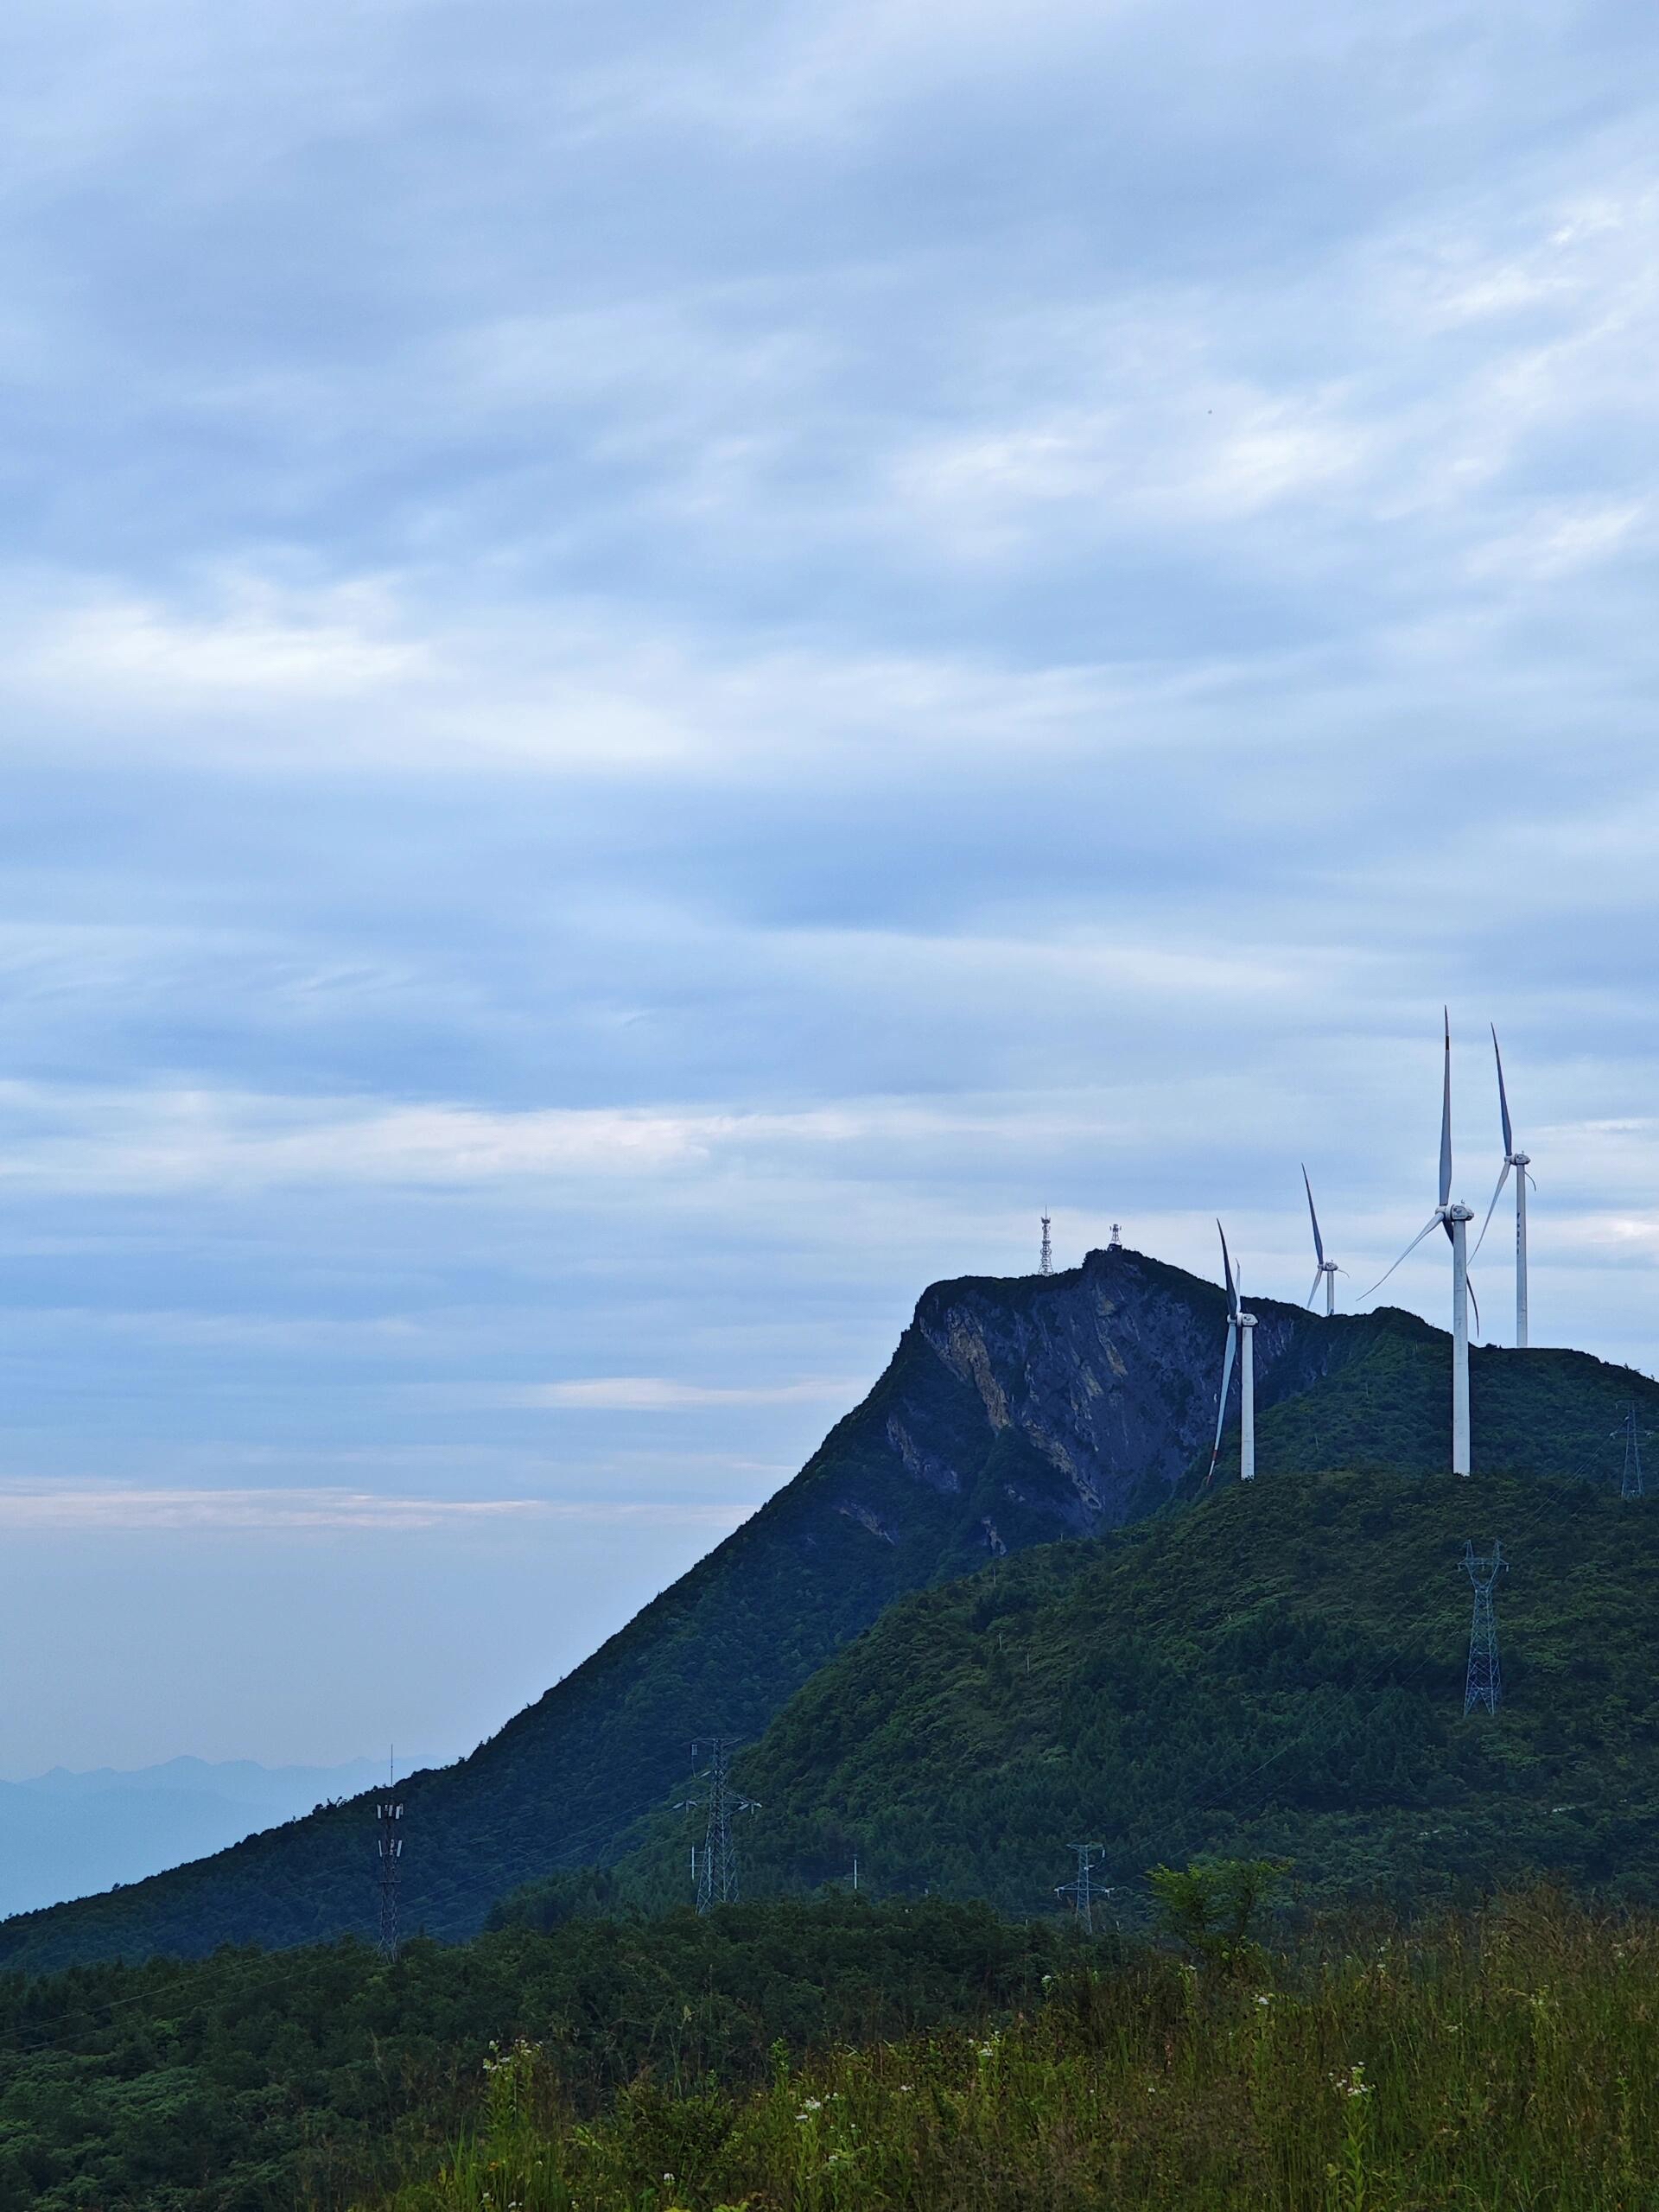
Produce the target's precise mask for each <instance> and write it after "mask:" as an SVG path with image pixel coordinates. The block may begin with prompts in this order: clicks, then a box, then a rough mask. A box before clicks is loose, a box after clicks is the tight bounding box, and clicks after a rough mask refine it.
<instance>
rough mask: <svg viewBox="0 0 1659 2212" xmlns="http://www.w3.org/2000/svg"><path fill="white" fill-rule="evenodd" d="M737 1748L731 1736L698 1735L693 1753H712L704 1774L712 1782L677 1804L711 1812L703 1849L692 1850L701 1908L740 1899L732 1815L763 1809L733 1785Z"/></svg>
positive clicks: (693, 1756)
mask: <svg viewBox="0 0 1659 2212" xmlns="http://www.w3.org/2000/svg"><path fill="white" fill-rule="evenodd" d="M735 1749H736V1741H735V1738H733V1737H730V1736H702V1737H699V1738H698V1739H697V1741H696V1743H694V1744H693V1745H692V1746H691V1756H692V1758H696V1756H697V1754H698V1752H699V1751H707V1752H708V1754H709V1764H708V1767H707V1769H706V1770H705V1771H704V1774H703V1776H702V1779H703V1781H704V1782H706V1783H708V1785H709V1788H708V1794H707V1796H702V1797H683V1798H682V1799H681V1800H680V1802H679V1806H678V1808H677V1810H679V1811H681V1812H687V1811H698V1812H706V1813H707V1815H708V1816H709V1818H708V1826H707V1827H706V1828H705V1829H704V1831H703V1843H702V1851H701V1852H700V1853H699V1852H697V1851H696V1850H694V1851H693V1852H692V1853H691V1868H692V1872H693V1873H694V1874H695V1876H696V1884H697V1910H698V1911H699V1912H712V1911H713V1910H714V1909H715V1906H716V1905H717V1904H736V1903H737V1891H738V1881H737V1847H736V1845H735V1844H734V1841H733V1840H732V1816H733V1815H734V1814H736V1813H758V1812H759V1811H760V1806H759V1805H758V1804H757V1803H756V1802H755V1801H754V1799H753V1797H742V1796H739V1795H738V1793H737V1791H736V1790H734V1789H733V1788H732V1785H731V1764H732V1753H733V1751H734V1750H735Z"/></svg>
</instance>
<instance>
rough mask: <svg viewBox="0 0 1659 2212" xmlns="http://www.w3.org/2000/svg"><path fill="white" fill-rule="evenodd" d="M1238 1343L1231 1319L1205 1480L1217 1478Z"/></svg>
mask: <svg viewBox="0 0 1659 2212" xmlns="http://www.w3.org/2000/svg"><path fill="white" fill-rule="evenodd" d="M1237 1344H1238V1331H1237V1330H1236V1328H1235V1327H1234V1326H1233V1325H1232V1322H1231V1321H1230V1320H1229V1322H1228V1324H1227V1356H1226V1357H1225V1358H1224V1360H1223V1361H1222V1363H1221V1403H1220V1405H1219V1406H1218V1407H1217V1409H1216V1441H1215V1447H1214V1449H1213V1450H1212V1451H1211V1454H1210V1471H1209V1473H1208V1474H1207V1475H1206V1476H1205V1478H1204V1479H1205V1483H1206V1484H1209V1483H1212V1482H1213V1481H1214V1480H1215V1478H1216V1462H1217V1459H1220V1457H1221V1432H1222V1430H1223V1429H1224V1428H1225V1427H1226V1426H1227V1393H1228V1391H1229V1390H1230V1389H1232V1387H1233V1353H1234V1351H1235V1350H1236V1347H1237Z"/></svg>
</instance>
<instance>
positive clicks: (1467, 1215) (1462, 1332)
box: [1365, 1013, 1475, 1475]
mask: <svg viewBox="0 0 1659 2212" xmlns="http://www.w3.org/2000/svg"><path fill="white" fill-rule="evenodd" d="M1445 1021H1446V1077H1445V1087H1444V1089H1443V1090H1442V1092H1441V1096H1440V1204H1439V1205H1437V1206H1436V1207H1435V1209H1434V1211H1433V1213H1432V1214H1430V1216H1429V1217H1428V1219H1427V1221H1426V1222H1425V1223H1424V1224H1423V1226H1422V1227H1421V1229H1420V1230H1418V1232H1417V1234H1416V1235H1415V1236H1414V1237H1413V1238H1412V1240H1411V1242H1410V1243H1409V1244H1408V1245H1407V1247H1406V1249H1405V1250H1404V1251H1403V1252H1402V1254H1401V1255H1400V1258H1399V1259H1398V1260H1396V1261H1395V1263H1394V1268H1397V1267H1398V1266H1399V1265H1400V1264H1401V1262H1402V1261H1404V1260H1407V1259H1409V1257H1410V1256H1411V1255H1412V1254H1413V1253H1414V1251H1415V1250H1416V1249H1417V1247H1418V1246H1419V1245H1420V1244H1421V1243H1422V1241H1423V1239H1424V1237H1425V1236H1427V1235H1428V1233H1429V1231H1430V1230H1433V1228H1435V1227H1436V1226H1439V1227H1440V1228H1441V1229H1444V1230H1445V1231H1446V1236H1447V1237H1448V1238H1449V1239H1450V1241H1451V1245H1452V1473H1453V1474H1454V1475H1466V1474H1467V1473H1468V1471H1469V1249H1468V1236H1469V1224H1470V1223H1471V1221H1472V1220H1473V1219H1474V1217H1475V1216H1474V1211H1473V1209H1472V1207H1470V1206H1465V1205H1453V1204H1452V1017H1451V1014H1449V1013H1447V1014H1446V1017H1445ZM1394 1268H1389V1274H1385V1275H1383V1276H1382V1277H1381V1278H1380V1279H1379V1280H1378V1281H1376V1282H1374V1283H1373V1284H1372V1285H1371V1287H1370V1290H1368V1291H1367V1292H1366V1294H1365V1295H1366V1297H1367V1298H1370V1296H1371V1294H1372V1292H1374V1291H1378V1290H1381V1289H1382V1287H1383V1284H1384V1283H1385V1282H1387V1281H1388V1279H1389V1275H1391V1274H1393V1273H1394Z"/></svg>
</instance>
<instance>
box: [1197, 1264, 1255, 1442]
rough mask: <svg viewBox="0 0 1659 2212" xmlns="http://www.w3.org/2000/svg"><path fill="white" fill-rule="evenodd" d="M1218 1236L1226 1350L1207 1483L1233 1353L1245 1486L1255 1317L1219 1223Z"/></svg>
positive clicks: (1251, 1431) (1251, 1435)
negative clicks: (1242, 1298)
mask: <svg viewBox="0 0 1659 2212" xmlns="http://www.w3.org/2000/svg"><path fill="white" fill-rule="evenodd" d="M1216 1233H1217V1236H1219V1237H1220V1238H1221V1275H1222V1281H1224V1283H1225V1284H1226V1286H1227V1351H1226V1356H1225V1357H1224V1359H1223V1361H1222V1363H1221V1405H1220V1408H1218V1410H1217V1414H1216V1442H1215V1448H1214V1450H1213V1451H1212V1452H1211V1454H1210V1472H1209V1473H1208V1474H1207V1475H1206V1476H1205V1482H1206V1483H1209V1482H1213V1481H1214V1479H1215V1473H1216V1462H1217V1459H1220V1457H1221V1432H1222V1430H1223V1429H1224V1427H1226V1424H1227V1393H1228V1390H1229V1389H1230V1388H1231V1385H1232V1380H1233V1354H1234V1352H1235V1351H1236V1352H1237V1354H1238V1478H1239V1480H1240V1482H1242V1483H1253V1482H1254V1481H1255V1345H1254V1342H1253V1339H1252V1336H1251V1332H1252V1331H1253V1330H1254V1329H1255V1314H1254V1313H1245V1311H1244V1310H1243V1306H1240V1304H1239V1302H1238V1284H1237V1282H1236V1281H1235V1279H1234V1276H1233V1264H1232V1262H1231V1261H1230V1259H1229V1257H1228V1255H1227V1232H1226V1230H1224V1228H1223V1227H1222V1225H1221V1224H1220V1223H1219V1222H1217V1224H1216Z"/></svg>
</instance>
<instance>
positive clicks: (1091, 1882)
mask: <svg viewBox="0 0 1659 2212" xmlns="http://www.w3.org/2000/svg"><path fill="white" fill-rule="evenodd" d="M1071 1848H1072V1850H1073V1851H1075V1852H1076V1853H1077V1879H1076V1880H1075V1881H1072V1882H1062V1883H1060V1884H1059V1885H1058V1887H1057V1888H1056V1890H1055V1891H1054V1894H1055V1896H1056V1897H1070V1898H1071V1904H1072V1909H1073V1910H1074V1911H1075V1912H1076V1914H1077V1921H1078V1924H1079V1925H1080V1927H1081V1928H1082V1929H1083V1932H1084V1935H1085V1936H1092V1935H1093V1934H1094V1932H1095V1868H1096V1866H1097V1865H1098V1864H1099V1862H1100V1859H1101V1858H1102V1856H1103V1853H1104V1850H1105V1847H1104V1845H1103V1844H1098V1843H1074V1844H1073V1845H1072V1847H1071ZM1101 1895H1102V1896H1103V1897H1110V1895H1111V1891H1109V1890H1103V1891H1101Z"/></svg>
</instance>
